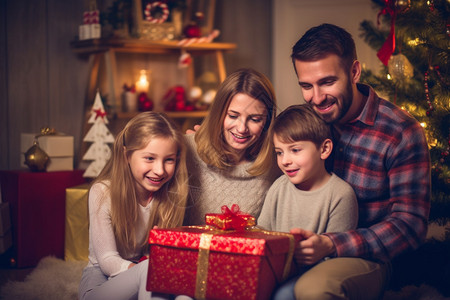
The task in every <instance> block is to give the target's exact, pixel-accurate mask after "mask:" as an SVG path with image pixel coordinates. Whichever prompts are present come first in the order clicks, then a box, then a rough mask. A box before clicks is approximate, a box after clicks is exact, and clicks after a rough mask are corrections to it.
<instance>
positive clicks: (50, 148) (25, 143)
mask: <svg viewBox="0 0 450 300" xmlns="http://www.w3.org/2000/svg"><path fill="white" fill-rule="evenodd" d="M35 137H36V134H34V133H22V134H21V135H20V150H21V152H22V153H25V152H27V150H28V149H29V148H30V147H31V146H33V142H34V139H35ZM37 141H38V143H39V147H40V148H41V149H42V150H44V151H45V152H46V153H47V155H48V156H50V157H65V156H66V157H67V156H68V157H72V156H73V153H74V137H73V136H70V135H63V134H58V135H44V136H40V137H38V138H37Z"/></svg>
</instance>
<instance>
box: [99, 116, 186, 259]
mask: <svg viewBox="0 0 450 300" xmlns="http://www.w3.org/2000/svg"><path fill="white" fill-rule="evenodd" d="M154 138H167V139H172V140H173V141H174V142H175V143H176V145H177V149H178V152H177V160H176V166H175V172H174V175H173V177H172V179H171V180H169V181H168V182H166V183H165V184H164V185H163V186H162V187H161V188H160V189H159V190H158V191H157V192H155V193H154V194H153V199H152V210H151V213H150V219H149V226H148V228H147V229H148V231H150V229H152V228H153V226H155V225H157V226H158V227H160V228H168V227H176V226H180V225H181V224H182V222H183V218H184V212H185V208H186V199H187V195H188V185H187V180H188V173H187V169H186V147H185V141H184V135H183V134H182V133H181V131H180V130H179V129H178V127H177V125H176V124H175V123H173V121H171V120H170V119H169V118H168V117H167V116H166V115H164V114H163V113H155V112H143V113H140V114H139V115H137V116H136V117H134V118H133V119H131V120H130V121H129V122H128V123H127V125H126V126H125V128H124V129H123V130H122V131H121V132H120V133H119V134H118V135H117V136H116V138H115V141H114V146H113V151H112V156H111V158H110V160H109V161H108V162H107V164H106V165H105V167H104V168H103V170H102V171H101V173H100V175H99V176H98V177H97V179H96V180H95V182H104V181H109V182H110V185H109V190H110V196H111V224H112V227H113V230H114V235H115V238H116V244H117V248H118V250H119V253H120V254H121V255H123V254H124V253H129V252H130V251H132V250H133V249H136V247H139V246H141V247H142V249H146V247H147V244H148V238H146V239H145V241H144V243H143V244H142V245H138V244H137V243H138V241H136V239H135V232H136V229H137V228H136V227H137V226H138V224H139V215H140V214H139V210H140V209H139V201H138V199H137V191H136V184H135V180H134V177H133V175H132V173H131V170H130V167H129V165H128V158H129V157H130V156H131V155H132V154H133V152H134V151H136V150H140V149H142V148H144V147H146V146H147V144H148V143H149V142H150V140H151V139H154ZM95 182H94V183H95Z"/></svg>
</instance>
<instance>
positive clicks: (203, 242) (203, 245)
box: [188, 225, 295, 299]
mask: <svg viewBox="0 0 450 300" xmlns="http://www.w3.org/2000/svg"><path fill="white" fill-rule="evenodd" d="M188 227H189V228H197V229H203V230H209V232H207V233H202V234H201V235H200V245H199V250H198V260H197V277H196V284H195V299H206V288H207V279H208V268H209V252H210V248H211V241H212V238H213V236H214V235H216V234H220V233H226V232H233V231H235V230H218V229H217V228H215V227H212V226H208V225H206V226H188ZM246 230H247V231H253V232H262V233H264V234H268V235H278V236H285V237H288V238H289V251H288V254H287V257H286V263H285V265H284V269H283V278H282V280H283V281H284V280H285V279H286V278H287V277H288V276H289V272H290V270H291V264H292V259H293V257H294V249H295V238H294V236H293V235H292V234H290V233H285V232H275V231H268V230H264V229H261V228H257V227H252V228H248V229H246Z"/></svg>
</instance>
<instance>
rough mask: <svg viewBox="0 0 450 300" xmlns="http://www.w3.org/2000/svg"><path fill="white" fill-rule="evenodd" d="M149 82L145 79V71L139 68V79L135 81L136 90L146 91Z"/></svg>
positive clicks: (139, 91)
mask: <svg viewBox="0 0 450 300" xmlns="http://www.w3.org/2000/svg"><path fill="white" fill-rule="evenodd" d="M149 85H150V83H149V82H148V79H147V71H146V70H141V72H140V76H139V80H138V81H136V91H137V92H138V93H147V92H148V88H149Z"/></svg>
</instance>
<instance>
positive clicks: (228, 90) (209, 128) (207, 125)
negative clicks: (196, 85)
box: [195, 69, 276, 176]
mask: <svg viewBox="0 0 450 300" xmlns="http://www.w3.org/2000/svg"><path fill="white" fill-rule="evenodd" d="M239 93H242V94H245V95H248V96H250V97H252V98H254V99H257V100H259V101H261V102H262V103H263V104H264V105H265V107H266V110H267V118H266V123H265V125H264V128H263V131H262V133H261V135H260V137H259V138H258V140H257V141H256V142H255V143H254V144H253V145H252V146H250V147H249V148H248V149H246V153H245V157H246V159H248V160H250V161H254V163H253V164H252V166H251V168H250V169H249V170H248V172H249V173H250V174H252V175H254V176H258V175H261V174H263V173H265V172H266V171H267V170H268V169H269V168H270V167H271V165H272V162H273V160H272V156H273V150H272V149H273V148H272V144H271V143H270V139H269V138H268V129H269V127H270V126H271V124H272V122H273V120H274V119H275V115H276V100H275V93H274V90H273V87H272V84H271V82H270V80H269V79H268V78H267V77H266V76H264V75H263V74H262V73H259V72H257V71H255V70H253V69H240V70H237V71H236V72H234V73H232V74H230V75H229V76H228V77H227V78H226V79H225V80H224V82H223V83H222V84H221V85H220V86H219V89H218V91H217V94H216V97H215V99H214V102H213V104H212V106H211V108H210V111H209V114H208V116H207V117H206V118H205V120H204V121H203V122H202V125H201V127H200V129H199V130H198V131H197V133H196V135H195V142H196V144H197V152H198V154H199V156H200V158H201V159H202V160H203V161H204V162H205V163H206V164H208V165H212V166H215V167H217V168H219V169H226V168H228V167H231V166H233V165H234V164H235V162H236V156H235V154H234V152H233V151H232V149H231V148H230V146H229V145H228V144H227V142H226V141H225V139H224V137H223V122H224V119H225V116H226V114H227V110H228V107H229V105H230V102H231V100H232V99H233V97H234V96H235V95H236V94H239Z"/></svg>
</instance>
